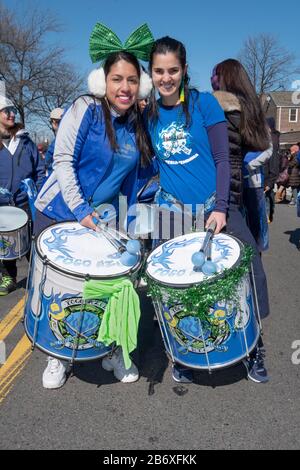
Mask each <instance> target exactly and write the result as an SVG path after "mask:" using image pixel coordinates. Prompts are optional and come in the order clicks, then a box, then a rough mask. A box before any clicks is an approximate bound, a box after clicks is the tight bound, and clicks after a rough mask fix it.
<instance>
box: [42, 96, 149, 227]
mask: <svg viewBox="0 0 300 470" xmlns="http://www.w3.org/2000/svg"><path fill="white" fill-rule="evenodd" d="M115 119H118V116H112V122H114V120H115ZM124 126H125V128H126V130H127V132H129V133H130V134H131V137H132V140H133V141H134V142H135V131H134V129H133V126H132V125H131V124H130V123H129V122H128V121H125V122H124ZM112 158H113V150H112V149H111V145H110V142H109V139H108V136H107V133H106V128H105V122H104V117H103V111H102V107H101V103H100V101H98V100H96V99H94V98H93V97H90V96H84V97H80V98H78V99H77V100H76V102H75V103H74V104H73V106H71V107H70V108H69V109H68V111H67V112H66V113H65V115H64V117H63V118H62V121H61V123H60V126H59V129H58V133H57V136H56V142H55V150H54V163H53V170H54V171H53V172H52V173H51V175H49V177H48V179H47V181H46V182H45V184H44V186H43V187H42V189H41V191H40V193H39V195H38V198H37V201H36V203H35V205H36V207H37V209H38V210H39V211H41V212H42V213H44V214H45V215H46V216H48V217H50V218H52V219H55V220H57V221H63V220H78V221H81V220H82V219H83V218H84V217H86V216H87V215H89V214H91V213H92V212H93V210H94V209H93V207H92V206H91V200H92V197H93V194H94V192H95V190H96V188H97V187H98V186H99V184H100V183H101V181H102V180H103V178H104V176H105V173H106V171H107V169H108V167H109V165H110V163H111V160H112ZM145 175H149V177H150V176H151V175H152V168H151V166H150V167H149V168H148V169H146V170H143V171H142V170H141V168H140V165H137V166H136V167H135V168H134V169H133V170H132V171H131V172H130V173H129V175H128V176H127V178H126V179H125V180H124V182H123V185H122V187H121V192H122V194H123V195H125V196H127V198H128V205H129V206H130V205H132V204H134V203H135V202H136V197H137V187H138V178H139V177H140V176H141V177H142V178H144V177H145ZM147 177H148V176H147Z"/></svg>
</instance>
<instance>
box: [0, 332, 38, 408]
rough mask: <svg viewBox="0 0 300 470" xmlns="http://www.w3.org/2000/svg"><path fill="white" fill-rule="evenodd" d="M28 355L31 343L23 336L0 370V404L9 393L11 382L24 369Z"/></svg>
mask: <svg viewBox="0 0 300 470" xmlns="http://www.w3.org/2000/svg"><path fill="white" fill-rule="evenodd" d="M30 354H31V342H30V341H29V339H28V338H27V336H26V335H24V336H23V337H22V339H21V340H20V341H19V342H18V344H17V346H16V347H15V349H14V350H13V352H12V353H11V355H10V356H9V357H8V359H7V361H6V363H5V364H4V365H3V366H2V367H1V369H0V403H1V402H2V401H3V400H4V398H5V397H6V396H7V394H8V393H9V392H10V390H11V388H12V385H13V381H14V380H15V379H16V377H17V376H18V375H19V373H20V372H21V370H22V369H23V368H24V367H25V365H26V361H27V360H28V358H29V356H30Z"/></svg>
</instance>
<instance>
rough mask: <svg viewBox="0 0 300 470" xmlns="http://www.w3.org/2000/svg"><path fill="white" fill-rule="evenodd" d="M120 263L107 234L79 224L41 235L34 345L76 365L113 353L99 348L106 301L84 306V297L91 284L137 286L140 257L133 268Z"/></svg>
mask: <svg viewBox="0 0 300 470" xmlns="http://www.w3.org/2000/svg"><path fill="white" fill-rule="evenodd" d="M119 258H120V253H118V251H117V249H116V248H115V247H114V246H113V245H112V244H111V243H110V242H109V241H108V240H107V238H105V236H104V235H103V234H101V233H98V232H95V231H93V230H91V229H88V228H85V227H83V226H82V225H80V224H79V223H77V222H64V223H59V224H57V225H53V226H51V227H49V228H47V229H46V230H44V231H43V232H42V233H41V234H40V236H39V237H38V239H37V240H36V243H35V246H34V250H33V258H32V266H31V274H30V278H29V283H28V285H29V288H28V299H27V302H26V307H25V330H26V333H27V335H28V336H29V338H30V339H31V340H32V342H33V344H34V345H35V344H36V345H37V347H38V348H40V349H41V350H42V351H44V352H47V353H48V354H50V355H52V356H55V357H57V358H59V359H67V360H68V359H72V360H75V361H88V360H94V359H98V358H99V357H102V356H104V355H106V354H107V353H108V352H110V351H111V349H112V348H111V347H106V346H105V345H104V344H102V343H99V342H97V337H98V330H99V327H100V324H101V320H102V317H103V314H104V311H105V308H106V304H107V300H105V299H104V300H96V299H95V300H88V301H85V302H83V299H82V292H83V286H84V282H85V280H89V279H93V280H108V279H111V278H118V277H124V276H129V277H130V278H131V279H132V280H135V277H136V274H137V272H138V269H139V267H140V265H141V257H140V256H138V258H137V262H136V264H135V265H134V266H132V267H128V266H124V265H123V264H122V263H121V262H120V259H119ZM82 312H83V313H82Z"/></svg>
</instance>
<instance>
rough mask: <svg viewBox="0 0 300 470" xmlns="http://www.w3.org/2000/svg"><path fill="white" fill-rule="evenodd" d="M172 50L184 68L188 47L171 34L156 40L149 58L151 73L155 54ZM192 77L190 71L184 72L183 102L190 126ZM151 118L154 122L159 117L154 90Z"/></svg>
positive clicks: (186, 118) (187, 122)
mask: <svg viewBox="0 0 300 470" xmlns="http://www.w3.org/2000/svg"><path fill="white" fill-rule="evenodd" d="M169 52H172V53H173V54H175V55H176V57H177V58H178V60H179V62H180V65H181V67H182V70H184V69H185V66H186V63H187V62H186V49H185V47H184V45H183V44H182V42H180V41H177V39H173V38H170V37H169V36H164V37H163V38H160V39H157V41H155V43H154V45H153V47H152V50H151V53H150V60H149V72H150V74H151V71H152V66H153V59H154V55H155V54H167V53H169ZM189 83H190V77H189V75H188V73H185V74H184V77H183V87H184V102H183V103H182V108H183V112H184V115H185V126H186V127H188V126H189V125H190V123H191V116H190V113H189V100H190V89H189ZM148 116H149V119H150V120H151V121H153V122H156V121H157V119H158V106H157V101H156V98H155V92H154V90H153V91H152V93H151V96H150V101H149V114H148Z"/></svg>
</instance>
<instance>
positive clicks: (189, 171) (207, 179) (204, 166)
mask: <svg viewBox="0 0 300 470" xmlns="http://www.w3.org/2000/svg"><path fill="white" fill-rule="evenodd" d="M158 106H159V118H158V120H157V122H156V123H151V122H150V123H149V122H148V131H149V134H150V137H151V140H152V145H153V147H154V150H155V154H156V156H157V159H158V165H159V171H160V183H161V187H162V188H163V190H164V191H166V192H168V193H171V194H172V195H173V196H174V197H175V198H176V199H178V200H179V201H180V202H182V203H183V204H192V205H193V209H194V207H195V205H196V204H204V203H205V201H207V200H208V199H209V198H210V197H211V196H212V195H213V193H214V192H215V191H216V167H215V163H214V160H213V156H212V152H211V147H210V143H209V139H208V135H207V131H206V128H207V127H209V126H213V125H214V124H217V123H219V122H224V121H225V122H226V119H225V115H224V112H223V110H222V108H221V107H220V105H219V103H218V101H217V100H216V99H215V98H214V96H212V95H211V94H210V93H199V92H197V91H195V90H193V91H191V94H190V103H189V112H190V115H191V123H190V125H189V127H188V128H185V127H184V126H185V114H184V113H183V111H182V106H181V105H178V106H173V107H168V106H164V105H163V104H162V102H161V100H159V101H158ZM200 108H201V111H200Z"/></svg>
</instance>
